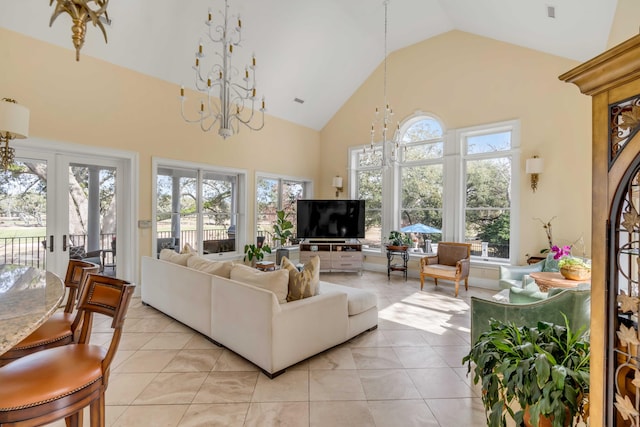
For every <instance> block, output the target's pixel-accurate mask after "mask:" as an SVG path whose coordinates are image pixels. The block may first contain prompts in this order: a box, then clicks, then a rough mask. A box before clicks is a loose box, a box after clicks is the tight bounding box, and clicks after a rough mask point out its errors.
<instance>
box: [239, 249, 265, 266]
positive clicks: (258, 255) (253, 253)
mask: <svg viewBox="0 0 640 427" xmlns="http://www.w3.org/2000/svg"><path fill="white" fill-rule="evenodd" d="M265 253H268V254H270V253H271V248H270V247H269V245H266V244H265V245H254V244H247V245H244V258H243V259H242V260H243V261H247V260H248V261H249V263H250V264H251V266H252V267H255V265H256V261H262V260H263V259H264V254H265Z"/></svg>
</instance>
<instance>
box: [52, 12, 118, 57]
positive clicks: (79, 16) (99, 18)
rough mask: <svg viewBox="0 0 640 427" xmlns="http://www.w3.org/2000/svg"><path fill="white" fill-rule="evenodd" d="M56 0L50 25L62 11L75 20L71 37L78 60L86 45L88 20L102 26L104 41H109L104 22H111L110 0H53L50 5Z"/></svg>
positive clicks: (99, 26)
mask: <svg viewBox="0 0 640 427" xmlns="http://www.w3.org/2000/svg"><path fill="white" fill-rule="evenodd" d="M54 1H55V2H56V8H55V9H54V11H53V14H52V15H51V20H50V21H49V26H52V25H53V21H55V20H56V18H57V17H58V16H60V15H61V14H62V13H68V14H69V16H70V17H71V21H72V22H73V25H72V26H71V32H72V33H73V35H72V36H71V39H72V40H73V45H74V46H75V48H76V61H80V49H81V48H82V45H84V36H85V35H86V34H87V22H89V21H91V22H92V23H93V26H94V27H98V28H100V29H101V30H102V34H103V35H104V41H105V43H106V42H107V31H106V30H105V29H104V25H103V24H102V23H103V22H105V23H106V24H110V23H111V21H110V20H109V15H107V5H108V4H109V0H51V1H50V2H49V6H51V5H52V4H53V2H54ZM92 3H94V4H95V6H94V7H93V8H92V7H91V4H92ZM103 15H104V16H103Z"/></svg>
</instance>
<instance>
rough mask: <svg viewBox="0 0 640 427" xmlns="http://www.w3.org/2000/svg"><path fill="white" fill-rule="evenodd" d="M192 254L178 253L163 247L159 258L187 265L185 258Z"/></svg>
mask: <svg viewBox="0 0 640 427" xmlns="http://www.w3.org/2000/svg"><path fill="white" fill-rule="evenodd" d="M192 256H193V254H191V253H189V254H178V253H176V251H174V250H173V249H163V250H161V251H160V259H161V260H163V261H169V262H172V263H174V264H179V265H184V266H185V267H186V266H187V260H188V259H189V258H190V257H192Z"/></svg>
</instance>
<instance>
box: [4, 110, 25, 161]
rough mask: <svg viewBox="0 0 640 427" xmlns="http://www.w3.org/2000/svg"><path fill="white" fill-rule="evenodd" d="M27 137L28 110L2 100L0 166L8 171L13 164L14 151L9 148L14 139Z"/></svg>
mask: <svg viewBox="0 0 640 427" xmlns="http://www.w3.org/2000/svg"><path fill="white" fill-rule="evenodd" d="M28 136H29V109H28V108H27V107H25V106H24V105H20V104H18V103H17V102H16V101H14V100H13V99H9V98H2V101H0V144H4V145H1V146H0V165H2V167H3V168H4V169H8V168H9V166H11V165H12V164H13V159H14V157H15V149H13V147H9V141H11V140H12V139H14V138H18V139H23V138H27V137H28Z"/></svg>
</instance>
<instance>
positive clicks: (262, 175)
mask: <svg viewBox="0 0 640 427" xmlns="http://www.w3.org/2000/svg"><path fill="white" fill-rule="evenodd" d="M261 179H271V180H277V181H278V203H277V209H278V210H281V209H282V183H283V181H288V182H297V183H300V184H302V186H303V190H302V192H303V198H304V199H312V198H313V180H311V178H308V177H296V176H287V175H280V174H273V173H268V172H256V176H255V182H254V185H253V188H254V189H255V191H254V198H253V200H254V210H253V213H254V218H253V235H254V237H256V236H257V235H258V181H260V180H261ZM296 220H297V219H296V218H290V221H291V222H293V224H294V225H295V224H296Z"/></svg>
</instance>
